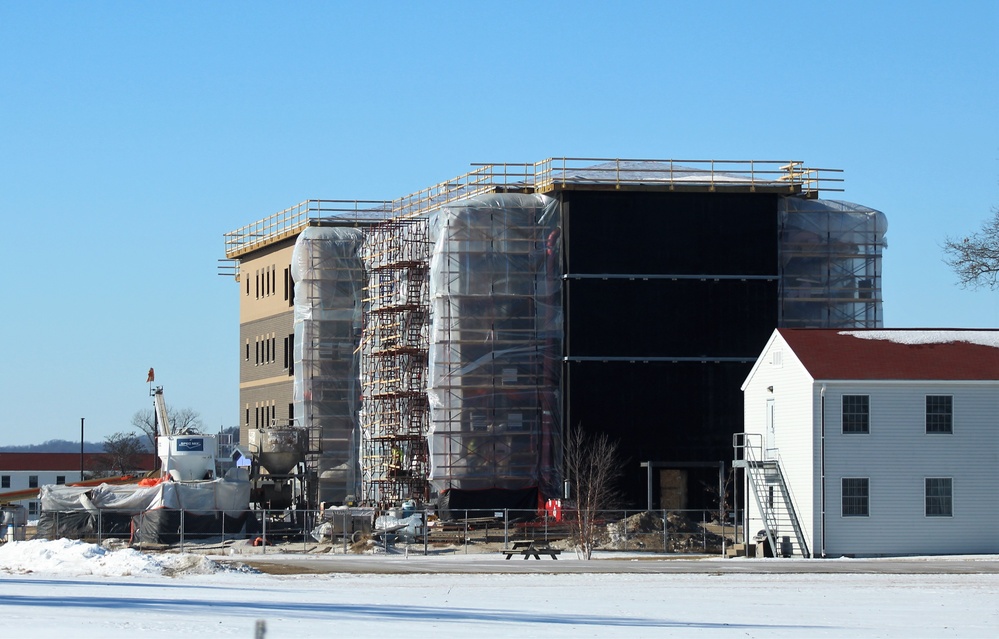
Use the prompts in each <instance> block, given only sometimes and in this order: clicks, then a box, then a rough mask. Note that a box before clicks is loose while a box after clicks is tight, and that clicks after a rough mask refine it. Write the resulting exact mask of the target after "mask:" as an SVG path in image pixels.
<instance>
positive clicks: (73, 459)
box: [0, 453, 156, 472]
mask: <svg viewBox="0 0 999 639" xmlns="http://www.w3.org/2000/svg"><path fill="white" fill-rule="evenodd" d="M105 457H106V455H105V454H104V453H84V454H83V466H84V468H85V469H87V470H91V469H93V468H94V467H95V466H98V465H100V461H101V460H103V459H104V458H105ZM136 463H138V464H139V465H140V466H141V467H142V468H150V469H151V468H154V467H155V466H156V458H155V456H153V455H152V453H148V454H144V455H137V456H136ZM0 470H8V471H17V470H37V471H60V470H65V471H67V472H72V471H77V472H79V470H80V453H0Z"/></svg>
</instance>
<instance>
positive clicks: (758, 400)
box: [743, 332, 817, 554]
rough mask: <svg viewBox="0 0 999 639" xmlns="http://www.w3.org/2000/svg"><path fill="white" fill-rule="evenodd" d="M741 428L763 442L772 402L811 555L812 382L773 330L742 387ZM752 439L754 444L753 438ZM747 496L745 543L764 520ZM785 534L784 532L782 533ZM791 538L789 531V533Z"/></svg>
mask: <svg viewBox="0 0 999 639" xmlns="http://www.w3.org/2000/svg"><path fill="white" fill-rule="evenodd" d="M769 387H773V392H771V391H770V390H768V389H769ZM743 390H744V400H745V402H744V424H743V429H744V431H745V432H747V433H755V434H758V435H760V436H761V438H762V439H763V440H764V441H765V440H766V429H767V400H771V399H772V400H773V402H774V438H775V444H776V446H777V450H778V453H779V455H780V459H781V465H782V467H783V470H784V475H785V477H786V478H787V480H788V483H789V485H790V486H791V492H792V494H793V496H794V499H795V502H796V504H797V506H798V518H799V520H800V521H801V524H802V527H803V528H804V530H805V536H806V539H808V545H809V550H810V551H811V552H812V554H815V547H814V542H813V539H814V536H815V535H814V531H815V530H816V526H815V523H814V520H815V517H816V510H817V509H816V507H815V505H814V504H813V502H812V499H811V496H812V495H811V493H812V490H811V489H810V487H811V486H812V485H813V484H814V483H815V482H816V481H817V478H816V475H817V472H816V470H815V464H814V463H813V460H814V459H817V456H816V451H817V442H816V439H815V436H814V434H813V427H812V424H813V419H814V416H815V414H817V409H816V408H815V407H814V404H815V403H816V402H817V399H816V398H815V397H814V396H813V395H814V393H813V385H812V378H811V377H810V376H809V374H808V371H806V370H805V367H804V366H803V365H802V364H801V362H800V361H799V360H798V358H797V357H796V356H795V354H794V353H793V352H792V351H791V349H790V348H788V346H787V343H786V342H785V341H784V339H783V338H782V337H781V336H780V334H779V333H777V332H774V334H773V336H772V337H771V340H770V342H769V344H768V345H767V348H766V349H765V350H764V352H763V354H762V355H761V356H760V359H759V360H758V361H757V363H756V365H755V366H754V368H753V370H752V372H751V373H750V375H749V377H748V378H747V380H746V383H745V384H744V385H743ZM756 441H759V440H758V439H757V440H756ZM746 489H747V491H749V494H748V495H747V497H748V515H749V523H748V529H747V532H748V534H749V537H750V541H751V538H752V536H753V535H755V534H756V533H757V532H758V531H760V530H763V521H762V518H761V517H760V513H759V510H758V509H757V506H756V502H755V499H754V498H753V495H752V491H751V489H750V488H749V487H748V486H747V487H746ZM782 534H784V533H782ZM788 534H790V531H788Z"/></svg>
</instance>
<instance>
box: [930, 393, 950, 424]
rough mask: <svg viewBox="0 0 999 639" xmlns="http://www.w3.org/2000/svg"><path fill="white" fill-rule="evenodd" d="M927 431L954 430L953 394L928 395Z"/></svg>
mask: <svg viewBox="0 0 999 639" xmlns="http://www.w3.org/2000/svg"><path fill="white" fill-rule="evenodd" d="M926 432H927V433H953V432H954V398H953V397H952V396H950V395H927V396H926Z"/></svg>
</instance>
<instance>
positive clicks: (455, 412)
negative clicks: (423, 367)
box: [427, 194, 562, 495]
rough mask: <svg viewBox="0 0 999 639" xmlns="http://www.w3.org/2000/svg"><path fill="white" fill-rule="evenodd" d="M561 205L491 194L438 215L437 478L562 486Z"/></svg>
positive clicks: (550, 489) (476, 486) (447, 483)
mask: <svg viewBox="0 0 999 639" xmlns="http://www.w3.org/2000/svg"><path fill="white" fill-rule="evenodd" d="M558 211H559V208H558V203H557V201H556V200H554V199H552V198H549V197H546V196H543V195H521V194H494V195H481V196H477V197H473V198H469V199H467V200H463V201H461V202H459V203H456V204H454V205H451V206H446V207H443V208H441V209H440V210H439V211H438V212H437V213H436V215H435V216H434V217H433V219H432V222H431V236H432V238H433V239H434V248H433V254H432V258H431V264H430V294H431V309H432V311H431V332H430V344H431V345H430V354H429V380H428V385H427V393H428V396H429V400H430V432H429V437H428V442H429V446H430V481H431V486H432V487H433V488H434V489H435V490H437V491H438V492H440V493H444V492H447V491H449V490H452V489H455V490H462V491H467V490H489V489H501V490H522V489H532V488H540V489H541V491H542V492H543V493H544V494H548V495H551V494H557V485H558V483H559V482H560V473H559V470H558V469H559V460H560V452H561V443H560V442H561V403H560V391H561V383H560V381H561V365H560V359H561V356H562V312H561V269H562V266H561V254H560V242H559V237H560V226H559V214H558Z"/></svg>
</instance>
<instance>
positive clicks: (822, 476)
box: [819, 384, 826, 558]
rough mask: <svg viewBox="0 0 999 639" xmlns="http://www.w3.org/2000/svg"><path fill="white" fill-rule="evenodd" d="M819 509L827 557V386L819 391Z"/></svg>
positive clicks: (823, 547) (823, 552)
mask: <svg viewBox="0 0 999 639" xmlns="http://www.w3.org/2000/svg"><path fill="white" fill-rule="evenodd" d="M819 508H820V517H821V519H820V525H819V536H820V537H821V550H820V554H819V556H820V557H823V558H824V557H825V556H826V385H825V384H823V385H822V388H821V390H820V391H819Z"/></svg>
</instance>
